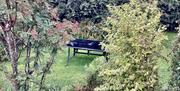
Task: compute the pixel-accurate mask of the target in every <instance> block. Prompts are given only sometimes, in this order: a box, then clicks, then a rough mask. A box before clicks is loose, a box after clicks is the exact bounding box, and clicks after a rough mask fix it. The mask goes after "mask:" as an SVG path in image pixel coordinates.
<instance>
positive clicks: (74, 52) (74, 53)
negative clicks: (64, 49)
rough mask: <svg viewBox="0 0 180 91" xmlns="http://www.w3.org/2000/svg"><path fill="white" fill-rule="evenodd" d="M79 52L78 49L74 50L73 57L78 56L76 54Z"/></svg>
mask: <svg viewBox="0 0 180 91" xmlns="http://www.w3.org/2000/svg"><path fill="white" fill-rule="evenodd" d="M77 51H78V49H75V48H74V53H73V56H75V55H76V52H77Z"/></svg>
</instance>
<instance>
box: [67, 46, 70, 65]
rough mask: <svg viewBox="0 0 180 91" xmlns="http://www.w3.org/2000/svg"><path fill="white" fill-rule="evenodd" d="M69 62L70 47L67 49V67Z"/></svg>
mask: <svg viewBox="0 0 180 91" xmlns="http://www.w3.org/2000/svg"><path fill="white" fill-rule="evenodd" d="M69 62H70V47H68V56H67V65H69Z"/></svg>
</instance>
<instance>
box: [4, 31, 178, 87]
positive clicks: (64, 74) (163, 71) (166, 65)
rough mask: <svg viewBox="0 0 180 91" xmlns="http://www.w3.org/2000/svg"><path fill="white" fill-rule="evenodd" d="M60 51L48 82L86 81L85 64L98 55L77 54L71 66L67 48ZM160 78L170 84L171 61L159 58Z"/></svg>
mask: <svg viewBox="0 0 180 91" xmlns="http://www.w3.org/2000/svg"><path fill="white" fill-rule="evenodd" d="M167 36H168V38H169V40H168V41H165V45H166V49H165V50H163V51H162V52H163V55H164V56H167V54H168V53H169V52H170V49H171V44H172V41H173V40H174V36H175V33H167ZM64 49H65V50H64V51H59V52H58V55H57V57H56V62H55V64H54V65H53V68H52V70H51V74H49V75H48V76H47V81H46V84H47V86H52V87H64V88H66V87H67V86H71V85H80V84H83V83H85V79H86V75H87V72H86V70H85V66H86V65H88V64H89V63H91V62H92V60H93V59H94V58H96V56H87V55H79V54H78V55H77V56H75V57H73V58H72V59H71V62H70V64H69V66H67V67H66V66H65V65H66V60H67V49H66V48H64ZM20 64H21V65H20V67H23V62H20ZM158 64H159V80H160V85H161V87H162V88H166V87H167V86H168V82H169V79H170V75H171V71H170V62H166V61H165V60H159V61H158ZM4 78H5V77H4V76H3V75H2V73H1V72H0V88H1V86H7V85H8V83H7V82H6V81H5V80H4ZM67 88H68V87H67Z"/></svg>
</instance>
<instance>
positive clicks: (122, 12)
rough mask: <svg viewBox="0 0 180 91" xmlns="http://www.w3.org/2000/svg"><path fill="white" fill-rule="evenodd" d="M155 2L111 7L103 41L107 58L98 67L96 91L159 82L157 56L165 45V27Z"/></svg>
mask: <svg viewBox="0 0 180 91" xmlns="http://www.w3.org/2000/svg"><path fill="white" fill-rule="evenodd" d="M156 5H157V4H156V2H151V3H147V2H139V0H131V2H130V3H129V4H124V5H122V6H118V7H111V8H110V11H111V13H112V16H111V17H108V20H107V22H106V26H105V27H104V30H105V31H107V32H108V35H107V40H106V41H105V42H104V43H103V44H102V45H103V46H104V47H105V49H106V50H107V51H108V52H109V54H110V55H109V62H108V63H107V64H104V66H102V67H101V69H100V72H99V77H100V78H102V80H103V82H102V84H101V85H100V86H99V87H97V88H96V89H95V90H96V91H155V89H156V87H157V86H158V74H157V72H158V71H157V69H158V67H157V62H158V61H157V60H158V58H159V56H161V54H160V51H161V49H162V48H164V46H163V45H162V42H163V40H165V39H166V36H165V35H164V34H163V32H162V31H163V30H164V28H163V27H162V26H161V25H160V20H159V19H160V12H159V10H158V8H157V7H156Z"/></svg>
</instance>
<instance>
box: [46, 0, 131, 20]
mask: <svg viewBox="0 0 180 91" xmlns="http://www.w3.org/2000/svg"><path fill="white" fill-rule="evenodd" d="M49 1H50V2H51V3H53V5H55V6H56V5H58V7H59V18H60V20H63V19H64V18H65V19H68V20H76V21H84V20H90V21H92V22H94V23H98V22H101V20H102V19H103V18H105V17H106V16H107V15H109V11H108V9H107V7H106V5H108V4H113V5H120V4H122V3H125V2H127V1H129V0H49Z"/></svg>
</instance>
